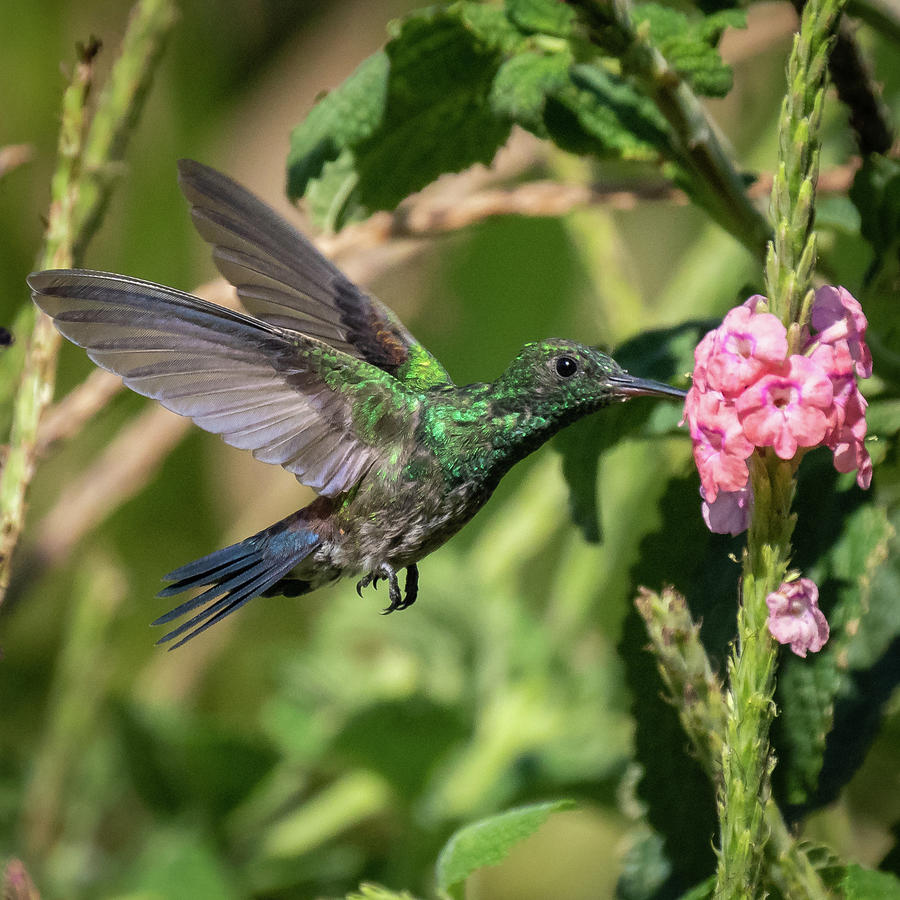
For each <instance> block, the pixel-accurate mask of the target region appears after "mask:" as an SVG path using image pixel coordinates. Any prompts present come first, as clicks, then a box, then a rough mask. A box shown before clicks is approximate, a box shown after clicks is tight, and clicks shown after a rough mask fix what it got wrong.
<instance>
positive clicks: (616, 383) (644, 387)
mask: <svg viewBox="0 0 900 900" xmlns="http://www.w3.org/2000/svg"><path fill="white" fill-rule="evenodd" d="M609 383H610V385H611V386H612V387H613V389H614V390H615V392H616V394H617V395H618V396H620V397H678V399H679V400H683V399H684V398H685V397H686V396H687V391H683V390H681V388H676V387H672V386H671V385H669V384H663V382H661V381H653V380H652V379H650V378H635V377H634V376H633V375H629V374H628V373H627V372H622V373H621V374H620V375H610V376H609Z"/></svg>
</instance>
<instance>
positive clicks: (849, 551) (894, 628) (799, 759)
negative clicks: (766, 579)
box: [773, 453, 900, 813]
mask: <svg viewBox="0 0 900 900" xmlns="http://www.w3.org/2000/svg"><path fill="white" fill-rule="evenodd" d="M808 462H810V463H813V459H810V460H809V461H808ZM804 466H805V467H806V463H804ZM828 467H830V458H829V455H828V454H824V453H823V454H820V455H819V456H818V463H817V464H816V465H810V466H808V467H806V468H805V470H804V469H801V474H802V476H803V478H802V480H801V483H800V490H799V500H798V510H799V518H800V521H801V522H804V523H808V524H807V529H808V530H810V531H812V532H813V533H812V534H805V535H802V536H801V530H800V529H798V534H797V538H798V541H797V550H796V556H795V562H796V563H797V564H798V568H801V570H802V571H804V572H805V573H808V574H809V575H810V576H811V577H813V578H814V580H815V581H816V582H817V583H818V586H819V598H820V604H821V606H822V608H823V609H824V610H825V612H826V614H827V615H828V619H829V623H830V627H831V639H830V640H829V642H828V643H827V644H826V646H825V648H824V649H823V650H822V651H821V652H820V653H818V654H816V655H815V656H810V657H808V658H807V659H800V658H798V657H794V656H792V655H790V654H787V653H785V654H783V660H782V665H781V668H780V674H779V681H778V690H777V694H776V701H777V703H778V705H779V708H780V710H781V715H780V716H779V718H778V719H777V720H776V723H775V727H774V729H773V743H774V744H775V747H776V750H777V755H778V758H779V765H778V767H777V768H776V770H775V775H774V784H775V787H776V791H777V793H778V795H780V797H781V799H782V802H783V803H784V804H786V805H788V806H792V807H794V810H795V813H799V812H801V811H805V810H807V809H809V808H813V807H818V806H820V805H822V804H823V803H826V802H829V801H830V800H832V799H833V798H834V797H835V796H836V795H837V792H838V790H839V789H840V788H841V787H842V786H843V785H844V784H845V783H846V782H847V781H848V780H849V779H850V777H851V776H852V775H853V772H854V771H855V770H856V768H857V767H858V766H859V765H860V764H861V762H862V759H863V756H864V754H865V751H866V750H867V749H868V746H869V743H870V742H871V740H872V738H873V737H874V731H875V730H876V728H877V723H878V722H879V721H880V717H881V709H882V705H883V704H884V702H886V700H887V697H888V696H889V694H890V693H891V691H892V690H893V688H894V686H895V685H896V683H897V673H896V672H894V671H893V669H894V668H895V667H892V666H891V665H890V661H889V660H888V659H886V652H887V650H888V647H889V646H890V644H891V642H892V641H895V640H896V639H897V637H898V635H900V611H898V610H897V604H896V596H897V590H898V575H900V573H898V572H897V571H896V569H895V566H894V565H893V564H889V565H885V563H886V562H887V561H888V559H889V556H890V552H889V548H890V544H891V542H892V540H893V539H894V528H893V527H892V525H891V523H890V522H889V521H888V518H887V515H886V513H885V510H884V509H883V508H881V507H879V506H876V505H875V504H873V503H862V499H863V497H862V493H861V492H860V491H858V490H857V489H856V488H853V489H851V490H849V491H847V490H845V491H839V490H837V488H836V484H837V480H838V476H837V475H836V474H834V473H831V472H829V471H828ZM826 532H827V533H826ZM816 546H817V548H818V550H817V551H816V550H814V549H813V548H814V547H816ZM883 659H886V662H885V664H884V665H883V664H882V660H883Z"/></svg>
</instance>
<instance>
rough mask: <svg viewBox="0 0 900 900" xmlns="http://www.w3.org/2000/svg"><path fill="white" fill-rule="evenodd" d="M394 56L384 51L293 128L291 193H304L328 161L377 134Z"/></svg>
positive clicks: (361, 67) (318, 104)
mask: <svg viewBox="0 0 900 900" xmlns="http://www.w3.org/2000/svg"><path fill="white" fill-rule="evenodd" d="M389 72H390V61H389V60H388V56H387V54H386V53H385V52H384V51H383V50H382V51H379V52H378V53H375V54H374V55H372V56H370V57H369V58H368V59H366V60H364V61H363V62H362V63H360V65H359V66H358V67H357V69H356V71H355V72H354V73H353V74H352V75H351V76H350V77H349V78H348V79H347V80H346V81H345V82H344V83H343V84H342V85H341V86H340V87H338V88H336V89H335V90H333V91H331V92H330V93H327V94H325V95H324V96H323V97H322V99H320V100H319V101H318V102H317V103H316V105H315V106H314V107H313V108H312V109H311V110H310V112H309V115H307V117H306V118H305V119H304V120H303V121H302V122H301V123H300V124H299V125H298V126H297V127H296V128H295V129H294V130H293V132H292V133H291V149H290V152H289V153H288V158H287V170H288V188H287V191H288V196H289V197H291V198H293V199H296V198H298V197H301V196H303V194H304V192H305V191H306V189H307V185H308V183H309V181H310V180H311V179H312V178H316V177H318V176H319V175H320V173H321V171H322V167H323V166H324V165H325V163H327V162H330V161H332V160H336V159H337V158H338V157H339V156H340V155H341V154H342V153H343V152H344V151H345V150H346V149H347V148H348V147H352V146H354V145H356V144H358V143H359V142H360V141H362V140H364V139H365V138H367V137H369V136H370V135H372V134H373V133H374V132H375V130H376V129H377V128H378V127H379V125H380V124H381V122H382V121H383V119H384V110H385V104H386V102H387V86H388V74H389Z"/></svg>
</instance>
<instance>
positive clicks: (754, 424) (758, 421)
mask: <svg viewBox="0 0 900 900" xmlns="http://www.w3.org/2000/svg"><path fill="white" fill-rule="evenodd" d="M833 397H834V393H833V389H832V386H831V381H829V379H828V377H827V376H826V375H825V373H824V372H823V371H822V369H821V368H819V366H817V365H816V364H815V363H814V362H812V361H811V360H810V359H808V358H807V357H805V356H797V355H794V356H792V357H791V358H790V359H789V360H788V362H787V365H786V366H785V367H784V369H783V370H782V372H781V373H779V374H772V375H764V376H763V377H762V378H760V379H759V380H758V381H756V382H755V383H754V384H752V385H751V386H750V387H748V388H747V389H746V390H745V391H744V392H743V393H742V394H741V395H740V397H738V398H737V400H736V402H735V407H736V409H737V414H738V418H739V419H740V422H741V425H742V426H743V430H744V434H745V435H746V436H747V438H748V439H749V440H750V441H752V442H753V443H754V444H755V445H756V446H758V447H774V448H775V453H777V454H778V456H780V457H781V458H782V459H792V458H793V456H794V454H795V453H796V452H797V447H814V446H815V445H816V444H819V443H821V442H822V439H823V438H824V437H825V435H826V433H827V432H828V430H829V426H830V425H832V424H833V423H832V422H831V421H830V420H829V417H828V415H827V413H828V412H829V411H830V408H831V405H832V400H833Z"/></svg>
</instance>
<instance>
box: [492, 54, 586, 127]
mask: <svg viewBox="0 0 900 900" xmlns="http://www.w3.org/2000/svg"><path fill="white" fill-rule="evenodd" d="M571 64H572V57H571V56H570V55H569V54H568V53H542V52H540V51H529V52H523V53H517V54H516V55H515V56H513V57H511V58H510V59H508V60H507V61H506V62H504V63H503V65H502V66H501V67H500V70H499V71H498V72H497V77H496V78H495V79H494V83H493V85H492V87H491V98H490V99H491V106H492V108H493V109H494V112H495V113H497V115H498V116H505V117H507V118H508V119H511V120H512V121H513V122H516V123H517V124H518V125H521V126H522V127H523V128H527V129H528V130H529V131H531V132H533V133H534V134H537V135H539V136H541V137H546V136H547V129H546V127H545V125H544V110H545V108H546V103H547V97H548V96H549V95H553V94H556V93H558V92H560V91H561V90H563V89H564V88H565V87H566V86H567V85H568V84H569V67H570V66H571Z"/></svg>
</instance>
